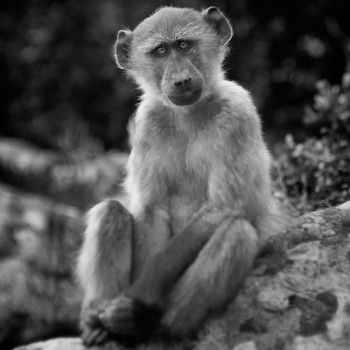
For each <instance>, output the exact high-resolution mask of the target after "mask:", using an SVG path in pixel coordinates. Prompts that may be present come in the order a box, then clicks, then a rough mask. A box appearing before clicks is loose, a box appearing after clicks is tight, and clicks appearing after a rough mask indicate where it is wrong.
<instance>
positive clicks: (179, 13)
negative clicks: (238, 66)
mask: <svg viewBox="0 0 350 350" xmlns="http://www.w3.org/2000/svg"><path fill="white" fill-rule="evenodd" d="M231 37H232V28H231V25H230V23H229V22H228V20H227V19H226V17H225V16H224V15H223V14H222V12H221V11H220V10H219V9H218V8H216V7H209V8H208V9H206V10H205V11H203V12H198V11H195V10H192V9H188V8H176V7H164V8H161V9H160V10H158V11H157V12H156V13H154V14H153V15H152V16H150V17H148V18H146V19H145V20H144V21H142V22H141V23H140V24H139V25H138V26H137V27H136V28H135V30H134V31H129V30H120V31H119V32H118V39H117V43H116V47H115V54H116V61H117V64H118V66H119V67H120V68H122V69H127V70H128V71H129V73H130V74H131V75H132V76H133V77H134V78H135V80H136V81H137V82H138V84H139V85H140V86H141V87H142V89H143V90H144V91H145V92H146V93H147V92H148V93H152V94H153V95H158V96H162V98H163V99H164V100H165V101H166V102H170V103H173V104H175V105H178V106H184V105H191V104H193V103H195V102H196V101H198V100H199V99H200V97H201V96H205V94H207V93H209V92H210V88H211V87H212V86H213V84H215V80H216V79H218V77H221V64H222V61H223V59H224V56H225V52H226V45H227V43H228V41H229V40H230V39H231Z"/></svg>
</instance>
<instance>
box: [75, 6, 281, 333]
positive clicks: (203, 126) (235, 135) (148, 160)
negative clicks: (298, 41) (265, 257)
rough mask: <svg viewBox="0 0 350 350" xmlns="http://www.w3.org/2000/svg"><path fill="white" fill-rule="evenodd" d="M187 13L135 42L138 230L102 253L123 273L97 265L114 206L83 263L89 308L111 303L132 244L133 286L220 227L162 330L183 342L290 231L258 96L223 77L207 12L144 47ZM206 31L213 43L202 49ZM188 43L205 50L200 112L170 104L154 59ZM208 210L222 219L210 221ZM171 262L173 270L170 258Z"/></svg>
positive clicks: (131, 167)
mask: <svg viewBox="0 0 350 350" xmlns="http://www.w3.org/2000/svg"><path fill="white" fill-rule="evenodd" d="M180 10H182V9H175V10H174V8H170V9H169V8H163V9H161V10H160V11H158V12H157V13H156V14H155V15H153V16H155V17H150V18H148V19H147V20H146V21H145V23H146V22H147V23H146V24H145V23H144V22H143V23H141V25H140V28H139V27H138V28H136V29H135V31H134V33H133V35H134V37H133V39H132V40H133V47H132V50H131V54H130V55H131V56H130V61H131V63H132V66H131V67H132V68H130V71H129V74H130V75H132V76H133V77H134V78H135V80H136V81H137V82H138V83H139V84H140V86H141V88H142V90H143V96H142V97H141V102H140V104H139V106H138V108H137V111H136V115H135V119H134V124H133V128H132V130H133V135H132V140H133V141H132V151H131V154H130V158H129V161H128V164H127V177H126V181H125V191H126V194H127V198H128V202H127V204H126V207H127V209H128V211H129V212H130V213H131V215H132V217H133V221H134V230H133V231H129V232H127V233H126V232H125V231H124V232H122V233H121V232H120V230H118V229H116V228H115V227H114V226H113V225H116V224H113V223H112V224H111V225H109V226H108V227H109V228H108V230H109V231H110V232H112V231H113V232H114V235H116V236H118V235H120V236H121V237H123V240H122V241H123V242H124V246H123V245H121V246H120V245H118V244H117V243H118V239H117V238H116V239H115V240H114V242H115V244H114V243H112V242H111V241H104V242H103V243H102V244H104V245H107V246H108V248H107V249H106V254H111V255H114V256H115V258H114V260H113V263H115V265H113V266H108V267H107V266H106V263H105V262H104V261H103V260H102V258H101V259H97V258H96V257H98V256H100V257H101V254H99V252H96V249H97V247H98V246H101V243H97V241H100V240H101V239H102V236H103V235H101V232H100V231H101V227H100V226H101V225H103V224H101V220H102V218H103V216H104V214H103V210H108V206H106V205H103V204H102V205H101V204H99V205H98V207H97V208H95V209H93V210H92V212H91V213H90V215H89V221H88V228H87V234H86V239H85V243H84V246H83V249H82V254H81V257H80V263H79V276H80V279H81V281H82V283H83V287H84V290H85V299H86V298H88V299H91V298H99V297H101V296H102V297H104V296H106V294H109V293H105V292H104V291H103V289H106V290H107V289H108V290H110V285H111V284H112V283H114V284H115V285H116V287H115V289H116V294H118V292H119V291H120V284H118V283H117V282H116V281H117V280H118V278H117V277H116V275H117V274H118V273H119V272H118V271H120V267H118V264H122V265H123V266H124V263H123V261H122V258H121V257H125V256H126V255H125V253H123V249H124V248H125V247H129V245H128V244H129V243H127V244H126V243H125V242H127V241H128V239H129V242H130V249H131V250H132V253H130V255H131V256H132V259H131V260H132V262H131V272H130V279H131V282H133V281H135V280H137V277H138V276H139V275H140V274H141V273H142V268H143V266H144V264H145V262H146V261H147V259H149V258H150V257H153V256H155V255H156V254H157V253H159V252H162V249H164V247H165V246H166V245H167V244H168V243H169V242H171V240H172V238H173V237H176V236H177V235H179V234H181V233H183V232H186V230H187V231H188V232H192V233H193V232H195V234H196V235H198V237H201V235H204V234H208V230H206V228H208V227H209V226H208V225H209V223H208V222H209V221H208V220H210V232H209V234H210V236H211V238H210V239H209V241H208V242H207V243H206V244H205V246H204V248H203V249H202V250H201V251H200V253H199V254H198V256H197V257H196V258H195V259H194V261H193V262H192V264H191V265H190V267H189V268H188V269H187V270H186V271H185V273H184V274H183V276H181V278H180V279H179V281H178V283H177V284H176V286H175V288H174V290H173V291H172V292H171V293H170V295H169V298H168V299H167V304H166V306H165V310H166V311H165V314H164V317H163V320H162V323H163V325H165V326H166V327H168V328H169V329H170V331H171V332H173V333H175V334H184V333H186V332H189V331H191V330H192V329H195V328H196V327H198V325H199V324H200V323H201V322H202V321H203V319H204V318H205V316H206V315H207V314H208V312H210V311H213V310H216V309H218V308H219V307H222V306H223V305H225V303H227V301H228V300H229V299H230V298H232V297H233V296H234V294H235V292H236V290H237V287H238V286H239V284H240V283H241V281H242V279H243V278H244V276H245V275H246V274H247V273H248V272H249V270H250V268H251V266H252V263H253V260H254V258H255V256H256V254H257V252H258V249H259V247H260V246H261V245H262V244H263V242H264V241H265V240H266V239H267V238H268V237H269V236H271V235H274V234H276V233H277V232H279V230H280V229H281V226H280V223H281V221H280V220H279V219H280V216H279V212H278V208H277V207H276V204H275V201H274V199H273V196H272V193H271V184H270V173H269V172H270V155H269V152H268V150H267V148H266V145H265V143H264V141H263V137H262V130H261V123H260V118H259V116H258V114H257V111H256V108H255V106H254V104H253V102H252V99H251V97H250V95H249V93H248V92H247V91H246V90H245V89H244V88H242V87H241V86H240V85H238V84H237V83H235V82H232V81H228V80H226V79H225V77H224V74H223V72H222V71H221V64H222V61H223V58H224V55H225V52H226V46H223V45H219V44H218V39H217V37H216V36H215V34H214V32H213V31H212V30H211V29H210V27H209V26H208V25H207V24H205V22H204V21H203V20H202V19H201V18H202V17H201V16H202V15H201V14H200V13H198V12H196V13H195V14H193V12H190V13H187V12H186V15H188V16H189V17H191V16H194V18H195V20H194V22H193V24H192V26H191V23H187V24H186V25H185V26H182V25H179V23H177V22H176V20H174V21H173V22H174V25H173V26H171V25H170V24H168V26H166V27H161V28H162V31H161V32H157V31H156V30H154V31H150V33H153V36H152V37H147V38H146V37H144V36H146V35H149V34H147V33H146V30H145V28H150V27H152V25H153V26H158V27H159V26H161V25H162V23H163V22H164V18H173V17H172V16H174V13H176V14H177V15H178V16H181V14H182V12H181V11H180ZM161 11H163V12H162V13H161V14H160V12H161ZM191 11H192V10H191ZM167 16H168V17H167ZM179 18H180V17H179ZM181 18H182V17H181ZM152 21H153V22H152ZM169 21H170V19H169ZM169 23H170V22H169ZM181 23H182V22H181ZM176 28H178V30H177V29H176ZM196 28H197V29H196ZM198 31H199V32H200V33H202V34H203V36H201V37H200V38H199V39H198ZM184 33H185V34H186V38H187V37H188V36H190V38H191V35H192V36H194V39H196V38H197V40H200V42H199V44H198V45H197V46H196V47H194V48H193V50H194V51H193V55H197V56H198V57H200V59H201V62H200V64H199V63H197V66H198V67H199V66H201V67H202V70H201V71H200V72H199V74H202V78H201V79H203V81H204V90H203V92H202V95H201V97H200V99H199V100H198V101H197V102H195V103H194V104H192V105H188V106H182V107H181V106H176V105H173V104H171V103H169V101H168V100H167V99H166V98H164V91H163V90H162V89H163V87H164V86H163V85H164V84H163V83H164V82H163V83H162V84H160V83H156V82H155V80H154V78H153V77H154V75H155V74H156V73H154V72H155V71H156V70H160V69H163V68H164V67H163V66H162V67H163V68H161V66H159V67H158V66H155V64H153V63H152V61H151V58H150V56H149V55H146V51H147V50H148V46H149V45H151V46H152V45H154V40H160V39H161V40H164V38H167V35H168V37H170V38H174V37H175V38H178V37H181V35H185V34H184ZM195 34H196V35H197V36H195ZM143 35H144V36H143ZM137 43H142V45H141V44H139V45H138V44H137ZM145 50H146V51H145ZM164 69H165V70H166V69H170V68H164ZM196 69H197V68H196ZM197 70H198V69H197ZM193 72H196V70H193ZM164 74H165V73H164ZM194 74H197V73H194ZM203 208H212V209H211V210H210V211H209V212H208V211H207V210H204V211H203ZM202 212H203V213H204V214H202ZM198 213H199V214H198ZM194 217H196V220H197V221H196V220H195V221H193V218H194ZM117 220H119V218H115V221H117ZM193 222H195V223H193ZM204 232H205V233H204ZM127 237H129V238H127ZM128 249H129V248H128ZM179 254H180V252H179ZM163 259H165V261H166V257H163ZM108 261H109V262H111V260H108ZM162 261H163V260H162ZM128 266H129V265H128V264H127V266H126V267H124V268H125V269H126V270H127V267H128ZM104 267H106V268H107V270H108V271H109V272H108V273H112V271H113V269H115V274H114V275H113V274H112V276H110V277H109V278H108V277H107V274H106V273H105V272H102V273H101V269H102V270H103V268H104ZM169 268H171V266H170V267H169ZM97 271H99V272H97ZM101 276H102V279H101ZM155 278H156V277H155ZM113 279H115V281H114V282H111V281H112V280H113ZM124 279H125V278H124ZM114 284H113V285H114ZM117 284H118V285H117ZM100 289H102V290H100ZM93 294H95V295H93Z"/></svg>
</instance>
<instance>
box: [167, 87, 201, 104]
mask: <svg viewBox="0 0 350 350" xmlns="http://www.w3.org/2000/svg"><path fill="white" fill-rule="evenodd" d="M201 94H202V89H201V88H200V89H196V90H193V89H192V90H186V91H184V92H182V93H181V94H173V95H169V96H168V98H169V100H170V101H171V102H172V103H173V104H174V105H177V106H187V105H191V104H193V103H195V102H197V101H198V99H199V98H200V97H201Z"/></svg>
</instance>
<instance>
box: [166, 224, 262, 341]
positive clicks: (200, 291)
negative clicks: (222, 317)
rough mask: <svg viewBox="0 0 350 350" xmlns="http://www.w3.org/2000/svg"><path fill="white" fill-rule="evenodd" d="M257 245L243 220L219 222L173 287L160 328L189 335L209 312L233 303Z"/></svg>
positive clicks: (251, 231) (255, 239)
mask: <svg viewBox="0 0 350 350" xmlns="http://www.w3.org/2000/svg"><path fill="white" fill-rule="evenodd" d="M257 243H258V238H257V234H256V231H255V229H254V228H253V227H252V226H251V225H250V223H249V222H247V221H246V220H244V219H235V218H232V219H229V220H226V221H224V222H222V224H221V225H220V226H218V227H217V229H216V231H215V233H214V235H213V236H212V237H211V239H210V240H209V242H208V243H207V244H206V245H205V246H204V248H203V249H202V250H201V252H200V253H199V255H198V257H197V258H196V260H195V261H194V263H193V264H192V265H191V266H190V267H189V268H188V269H187V270H186V272H185V273H184V275H183V276H182V277H181V279H180V280H179V282H178V283H177V285H176V286H175V288H174V290H173V292H172V293H171V295H170V298H169V301H168V303H169V304H168V305H167V309H166V311H165V314H164V316H163V318H162V321H161V323H162V325H163V326H164V327H166V329H167V330H169V331H170V333H171V334H174V335H185V334H189V333H190V332H191V331H192V330H195V329H197V328H198V327H199V326H200V324H201V323H202V322H203V320H204V319H205V316H206V315H207V314H208V313H209V312H210V311H212V310H218V309H220V308H221V307H223V306H225V305H226V304H227V303H228V302H229V301H230V300H232V299H233V297H234V296H235V294H236V292H237V288H238V287H239V286H240V284H241V283H242V281H243V279H244V277H245V276H246V275H247V274H248V273H249V271H250V269H251V267H252V264H253V261H254V258H255V257H256V254H257V250H258V244H257Z"/></svg>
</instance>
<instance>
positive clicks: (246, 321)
mask: <svg viewBox="0 0 350 350" xmlns="http://www.w3.org/2000/svg"><path fill="white" fill-rule="evenodd" d="M282 240H283V241H284V242H285V243H286V244H287V246H288V254H287V257H286V258H285V259H283V261H282V262H281V261H279V260H276V259H275V258H274V257H273V256H271V255H270V256H265V257H263V258H261V259H260V262H258V263H257V266H256V268H255V269H254V271H253V273H252V275H251V276H250V277H249V278H247V280H246V282H245V284H244V286H243V288H242V289H241V291H240V293H239V295H238V297H237V298H236V300H235V301H234V302H233V303H232V304H231V305H230V306H229V308H228V309H227V310H226V311H225V312H224V314H223V315H220V316H217V317H216V318H213V319H211V320H210V321H208V322H207V323H206V325H205V326H204V327H203V329H202V330H201V331H200V332H199V334H198V337H197V339H195V340H192V341H184V342H177V343H173V344H165V343H152V344H148V345H140V346H139V347H138V349H140V350H141V349H149V350H151V349H154V350H156V349H173V350H175V349H195V350H196V349H197V350H199V349H201V350H203V349H208V350H209V349H210V350H215V349H220V350H221V349H224V350H225V349H227V350H229V349H230V350H231V349H234V350H267V349H271V350H282V349H285V350H326V349H327V350H346V349H347V350H348V349H350V202H347V203H345V204H343V205H341V206H339V207H336V208H329V209H325V210H320V211H317V212H313V213H310V214H306V215H303V216H301V217H300V218H298V219H295V220H293V222H292V223H291V225H290V227H289V229H288V231H287V233H286V235H285V236H284V237H283V238H282ZM19 349H22V350H65V349H71V350H83V349H84V347H83V346H82V344H81V342H80V340H79V339H78V338H60V339H53V340H49V341H45V342H39V343H34V344H31V345H27V346H23V347H20V348H19ZM93 349H94V350H97V349H98V350H112V349H115V350H116V349H123V347H122V346H120V345H118V344H116V343H113V342H109V343H107V344H105V345H104V346H100V347H94V348H93Z"/></svg>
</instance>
